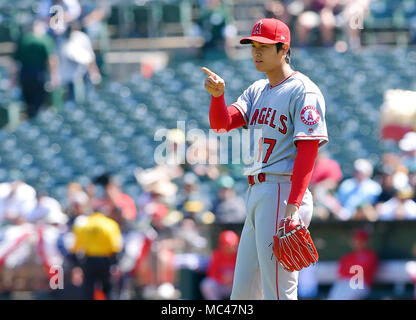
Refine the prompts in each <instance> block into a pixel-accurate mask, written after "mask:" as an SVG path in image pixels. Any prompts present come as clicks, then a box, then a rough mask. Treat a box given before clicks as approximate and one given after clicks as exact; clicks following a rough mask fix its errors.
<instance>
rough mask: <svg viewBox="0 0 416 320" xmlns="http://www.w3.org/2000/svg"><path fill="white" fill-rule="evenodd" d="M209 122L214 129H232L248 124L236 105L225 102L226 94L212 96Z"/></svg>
mask: <svg viewBox="0 0 416 320" xmlns="http://www.w3.org/2000/svg"><path fill="white" fill-rule="evenodd" d="M209 123H210V125H211V128H212V129H214V130H221V129H222V130H225V131H230V130H232V129H235V128H239V127H242V126H244V125H245V124H246V121H245V119H244V116H243V115H242V114H241V112H240V111H238V109H237V108H236V107H234V106H229V107H227V105H226V104H225V100H224V94H223V95H221V96H220V97H217V98H216V97H214V96H211V106H210V109H209Z"/></svg>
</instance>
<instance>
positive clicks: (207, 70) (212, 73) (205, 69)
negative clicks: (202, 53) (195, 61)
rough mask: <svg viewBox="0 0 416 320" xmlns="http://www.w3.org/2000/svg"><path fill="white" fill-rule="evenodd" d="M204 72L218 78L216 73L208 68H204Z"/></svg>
mask: <svg viewBox="0 0 416 320" xmlns="http://www.w3.org/2000/svg"><path fill="white" fill-rule="evenodd" d="M202 71H204V72H205V73H206V74H207V75H209V76H212V77H214V76H216V74H215V73H214V72H212V71H211V70H209V69H208V68H206V67H202Z"/></svg>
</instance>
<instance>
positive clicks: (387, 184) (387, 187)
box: [376, 171, 395, 208]
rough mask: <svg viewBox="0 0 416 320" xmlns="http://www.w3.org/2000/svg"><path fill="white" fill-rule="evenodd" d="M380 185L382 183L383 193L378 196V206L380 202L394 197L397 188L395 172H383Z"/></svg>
mask: <svg viewBox="0 0 416 320" xmlns="http://www.w3.org/2000/svg"><path fill="white" fill-rule="evenodd" d="M380 185H381V193H380V195H379V196H378V198H377V201H376V203H377V204H376V208H377V207H378V206H379V205H380V204H382V203H384V202H386V201H388V200H390V199H391V198H393V197H394V194H395V189H394V185H393V172H386V171H384V172H382V173H381V181H380Z"/></svg>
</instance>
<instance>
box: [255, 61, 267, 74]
mask: <svg viewBox="0 0 416 320" xmlns="http://www.w3.org/2000/svg"><path fill="white" fill-rule="evenodd" d="M254 67H255V68H256V70H257V71H260V72H265V71H266V70H265V68H264V65H263V63H262V62H261V63H256V62H254Z"/></svg>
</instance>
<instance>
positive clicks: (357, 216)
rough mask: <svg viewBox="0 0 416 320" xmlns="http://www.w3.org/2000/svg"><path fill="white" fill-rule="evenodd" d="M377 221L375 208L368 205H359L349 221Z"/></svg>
mask: <svg viewBox="0 0 416 320" xmlns="http://www.w3.org/2000/svg"><path fill="white" fill-rule="evenodd" d="M377 219H378V215H377V211H376V209H375V207H374V206H373V205H371V204H368V203H364V204H361V205H359V206H358V207H357V209H356V210H355V212H354V214H353V215H352V217H351V220H365V221H376V220H377Z"/></svg>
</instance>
